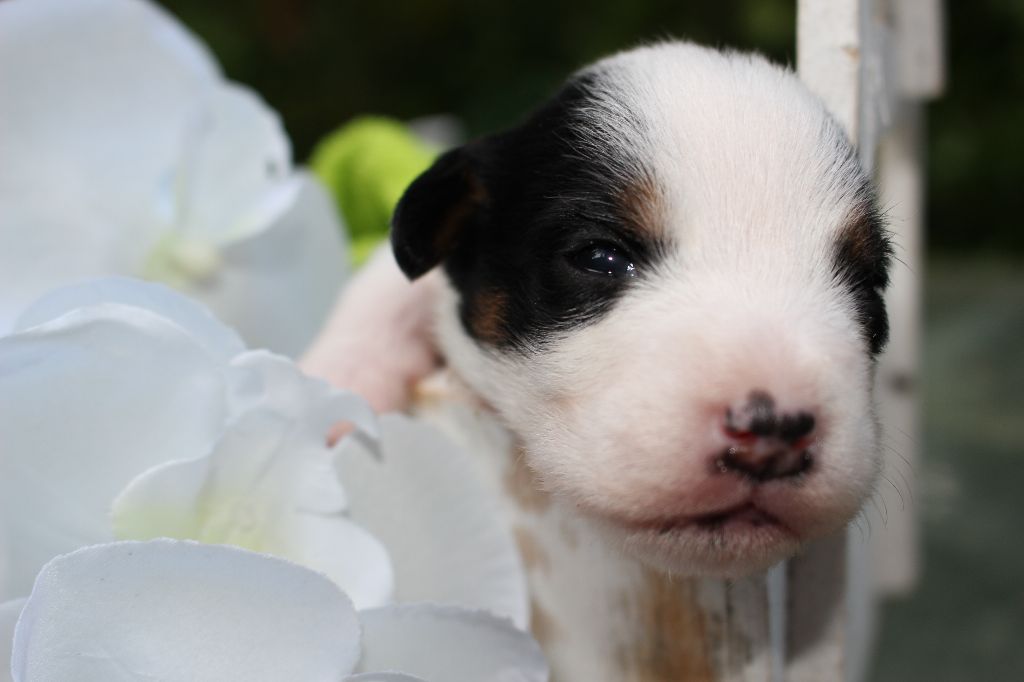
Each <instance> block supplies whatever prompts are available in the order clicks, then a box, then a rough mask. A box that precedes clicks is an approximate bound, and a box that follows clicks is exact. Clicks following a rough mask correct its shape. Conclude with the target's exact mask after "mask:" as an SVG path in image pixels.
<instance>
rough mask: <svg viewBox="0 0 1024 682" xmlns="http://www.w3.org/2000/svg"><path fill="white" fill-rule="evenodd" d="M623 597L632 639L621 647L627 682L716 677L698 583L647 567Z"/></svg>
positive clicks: (681, 681) (710, 681) (695, 681)
mask: <svg viewBox="0 0 1024 682" xmlns="http://www.w3.org/2000/svg"><path fill="white" fill-rule="evenodd" d="M624 597H625V598H624V603H625V612H626V613H625V616H626V625H627V627H629V630H630V636H631V639H630V640H629V641H626V642H622V643H621V644H620V647H619V649H618V656H617V658H618V661H619V664H620V666H621V669H622V679H623V682H668V681H670V680H671V681H673V682H675V681H677V680H678V681H679V682H704V681H705V680H707V681H708V682H713V681H714V680H716V679H718V678H717V676H716V671H715V666H714V659H713V658H712V655H713V651H712V646H711V645H712V643H711V642H710V641H709V637H708V632H707V627H706V625H707V624H706V623H705V621H704V614H703V611H702V609H701V607H700V604H699V603H698V602H697V594H696V582H695V581H693V580H689V579H682V578H676V579H673V578H672V577H670V576H666V575H662V574H660V573H657V572H655V571H653V570H649V569H645V570H644V575H643V578H642V582H641V584H640V585H638V586H637V587H636V589H635V590H631V591H630V592H629V593H627V594H626V595H625V596H624Z"/></svg>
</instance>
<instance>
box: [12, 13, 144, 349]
mask: <svg viewBox="0 0 1024 682" xmlns="http://www.w3.org/2000/svg"><path fill="white" fill-rule="evenodd" d="M3 6H4V3H3V2H0V8H2V7H3ZM0 83H2V81H0ZM0 88H2V85H0ZM0 97H2V94H0ZM0 127H2V123H0ZM2 135H3V133H0V136H2ZM0 144H2V143H0ZM0 165H3V164H0ZM68 212H69V208H68V207H67V206H66V205H65V203H64V202H62V201H59V200H58V201H55V200H54V198H53V197H44V198H42V199H40V200H33V199H31V198H29V197H25V196H17V197H11V196H6V195H5V194H4V193H3V192H2V191H0V292H3V294H2V295H0V336H2V335H5V334H8V333H9V332H10V331H11V329H12V328H13V327H14V321H15V320H16V319H17V318H18V315H19V314H20V313H21V312H22V311H23V310H24V309H25V308H26V307H28V306H29V305H30V304H32V303H33V302H34V301H35V300H36V299H38V298H39V297H40V296H42V295H43V294H44V293H46V292H47V291H49V290H51V289H53V288H54V287H57V286H62V285H64V284H66V283H68V282H74V281H82V280H85V279H88V278H92V277H99V276H101V275H104V274H107V273H109V272H111V271H114V270H116V269H117V263H118V261H119V258H118V257H117V254H118V253H119V252H120V250H121V248H122V246H123V244H122V242H128V241H129V240H130V236H128V235H125V236H124V238H123V239H118V234H117V233H116V231H113V230H111V229H110V223H109V222H108V221H107V220H105V219H104V218H103V217H102V216H100V215H97V211H96V210H95V207H94V206H84V205H79V206H76V207H75V208H74V210H73V213H74V215H73V216H72V217H70V218H69V215H68ZM72 220H73V222H71V221H72ZM69 225H73V229H69V227H68V226H69Z"/></svg>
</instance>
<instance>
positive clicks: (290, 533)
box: [0, 279, 527, 626]
mask: <svg viewBox="0 0 1024 682" xmlns="http://www.w3.org/2000/svg"><path fill="white" fill-rule="evenodd" d="M339 420H347V421H349V422H351V423H352V424H354V425H355V426H356V427H357V429H358V431H359V434H358V435H357V436H353V437H349V438H346V439H344V440H343V441H342V443H341V444H340V445H339V446H338V448H336V449H333V450H332V449H330V448H328V447H327V445H326V439H325V434H326V433H327V431H328V428H329V427H330V425H331V424H333V423H335V422H336V421H339ZM0 433H3V434H4V442H3V444H2V446H0V537H3V536H6V537H7V540H8V542H7V547H6V550H5V549H4V548H3V546H2V545H0V600H3V599H10V598H14V597H18V596H21V595H24V594H26V593H27V591H28V589H29V587H30V585H31V584H32V580H33V578H34V576H35V575H36V573H37V571H38V570H39V569H40V567H41V566H42V565H43V564H45V563H46V562H47V561H49V560H50V559H51V558H52V557H54V556H56V555H58V554H63V553H66V552H69V551H72V550H74V549H77V548H79V547H83V546H86V545H92V544H96V543H102V542H109V541H111V540H115V539H138V540H142V539H149V538H154V537H174V538H182V539H185V538H187V539H195V540H201V541H204V542H210V543H223V544H235V545H239V546H242V547H246V548H248V549H252V550H255V551H260V552H267V553H271V554H275V555H278V556H282V557H285V558H288V559H290V560H293V561H295V562H298V563H302V564H304V565H307V566H309V567H311V568H314V569H316V570H318V571H321V572H323V573H324V574H326V575H327V576H329V577H330V578H331V579H333V580H334V581H335V582H336V583H337V584H338V585H340V586H341V587H342V588H343V589H344V590H345V591H346V592H348V594H349V595H350V597H351V598H352V599H353V601H354V602H355V603H356V606H357V607H358V608H366V607H372V606H378V605H381V604H384V603H387V602H388V601H389V600H391V599H397V600H400V601H409V600H432V601H444V602H448V603H453V604H457V605H461V606H466V607H471V608H486V609H490V610H492V611H494V612H495V613H498V614H500V615H504V616H508V617H510V618H512V619H513V620H514V622H515V623H516V624H517V625H520V626H525V624H526V620H527V605H526V590H525V580H524V577H523V572H522V567H521V564H520V562H519V558H518V555H517V553H516V551H515V548H514V544H513V541H512V538H511V534H510V532H509V530H508V528H507V527H505V526H504V525H503V523H502V521H501V518H500V514H499V510H498V508H497V503H496V502H495V500H494V499H493V497H492V496H491V495H490V494H489V493H488V492H487V491H486V490H484V489H483V488H482V487H481V483H480V482H479V481H478V480H477V479H475V478H474V477H473V475H472V473H471V472H472V467H471V466H470V465H469V464H468V463H467V462H466V461H465V459H464V457H465V455H463V454H462V453H460V452H458V451H457V450H456V449H455V448H454V447H453V446H452V445H450V444H449V443H448V442H447V441H445V440H444V439H443V438H441V437H440V436H439V435H437V434H435V433H434V432H433V431H432V430H430V429H428V428H426V427H424V426H422V425H419V424H417V423H415V422H413V421H411V420H409V419H407V418H404V417H399V416H387V417H384V418H383V419H382V420H380V421H379V422H378V420H377V419H376V418H375V416H374V415H373V414H372V412H370V410H369V408H368V407H367V406H366V404H365V403H364V402H363V401H362V400H361V399H359V398H357V397H356V396H354V395H352V394H349V393H345V392H341V391H337V390H335V389H332V388H330V387H329V386H328V385H327V384H325V383H323V382H320V381H317V380H313V379H310V378H308V377H306V376H304V375H303V374H301V372H299V370H298V369H297V368H296V367H295V365H294V364H293V363H292V362H291V361H290V360H287V359H285V358H282V357H279V356H274V355H272V354H270V353H267V352H265V351H256V352H246V351H244V347H243V345H242V344H241V342H240V341H239V340H238V338H237V336H235V335H234V334H233V333H232V332H231V331H230V330H229V329H227V328H225V327H223V326H222V325H220V324H219V323H218V322H217V321H216V320H215V319H214V318H213V317H212V316H211V315H210V314H209V313H208V312H207V311H205V310H204V309H203V308H201V307H200V306H198V305H196V304H194V303H192V302H191V301H189V300H187V299H186V298H184V297H182V296H180V295H178V294H175V293H174V292H172V291H170V290H169V289H167V288H165V287H163V286H160V285H154V284H147V283H143V282H138V281H133V280H124V279H108V280H101V281H98V282H94V283H91V284H88V285H82V286H78V287H70V288H67V289H63V290H58V291H56V292H53V293H52V294H50V295H48V296H47V297H44V298H43V299H42V300H41V301H40V302H39V303H37V304H36V305H35V306H33V307H32V308H30V309H29V310H28V311H27V312H26V313H25V314H24V315H23V316H22V317H21V318H20V320H19V322H18V323H17V324H16V332H15V333H14V334H12V335H10V336H8V337H5V338H0Z"/></svg>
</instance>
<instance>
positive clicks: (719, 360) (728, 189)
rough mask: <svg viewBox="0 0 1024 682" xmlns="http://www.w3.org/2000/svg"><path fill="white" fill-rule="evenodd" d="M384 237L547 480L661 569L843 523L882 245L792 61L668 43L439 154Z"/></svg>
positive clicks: (733, 563)
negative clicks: (442, 281)
mask: <svg viewBox="0 0 1024 682" xmlns="http://www.w3.org/2000/svg"><path fill="white" fill-rule="evenodd" d="M392 244H393V246H394V249H395V254H396V257H397V259H398V263H399V265H400V266H401V267H402V269H403V270H404V271H405V272H406V274H408V275H409V276H410V277H417V276H419V275H422V274H423V273H425V272H426V271H428V270H430V269H431V268H433V267H435V266H438V265H441V266H442V267H443V268H444V272H445V273H446V276H447V280H448V282H449V283H450V288H449V290H448V292H447V295H446V298H445V300H444V302H443V307H442V311H441V315H440V335H441V343H442V346H443V348H444V350H445V352H446V354H447V357H448V360H449V362H450V363H451V364H452V366H453V367H454V369H455V371H456V372H458V373H459V374H460V375H461V376H462V378H463V379H465V380H466V381H467V382H469V383H470V385H471V386H472V387H473V388H474V389H475V390H476V391H478V392H479V393H480V394H481V395H482V396H483V397H484V398H486V399H487V400H488V401H489V402H490V403H491V404H492V405H494V406H495V408H496V409H497V411H498V412H499V413H500V415H501V417H502V418H503V419H504V420H505V421H506V423H507V424H508V425H509V426H510V427H511V428H512V429H513V430H514V431H515V432H516V433H517V434H518V436H520V437H521V438H522V440H523V442H524V444H525V446H526V451H527V457H528V463H529V465H530V466H531V467H532V468H533V470H534V471H535V472H536V474H537V475H538V476H539V478H540V479H541V481H542V482H543V484H544V485H545V486H546V487H547V488H548V489H549V490H551V491H552V492H554V493H556V494H558V495H561V496H563V497H565V498H568V499H569V500H570V501H571V502H572V503H574V504H575V505H576V506H577V507H579V508H580V509H581V510H582V511H583V512H584V513H587V514H589V515H591V516H593V517H595V518H598V519H600V520H601V521H602V522H603V523H604V524H605V525H606V526H607V527H608V528H609V529H611V531H612V532H613V533H615V534H617V535H618V536H619V537H620V538H621V539H622V540H623V541H624V542H625V544H626V545H627V547H628V548H629V549H630V551H632V552H634V553H635V554H637V555H638V556H641V557H643V558H645V559H646V560H647V561H649V562H650V563H652V564H655V565H657V566H660V567H662V568H664V569H666V570H670V571H676V572H683V573H717V574H737V573H744V572H749V571H753V570H757V569H760V568H763V567H765V566H767V565H769V564H771V563H773V562H775V561H777V560H779V559H781V558H783V557H785V556H787V555H788V554H791V553H792V552H793V551H795V549H796V548H797V547H798V546H799V544H800V543H801V542H803V541H805V540H807V539H809V538H812V537H815V536H817V535H820V534H823V533H826V532H828V531H831V530H834V529H836V528H838V527H840V526H842V525H843V524H845V523H846V522H847V521H849V519H850V518H851V517H852V516H853V514H854V513H855V512H856V511H857V509H858V508H859V507H860V505H861V503H862V502H863V500H864V498H865V497H866V495H867V494H868V492H869V490H870V488H871V486H872V484H873V480H874V478H875V476H876V471H877V469H878V463H879V460H878V452H877V447H876V426H875V421H874V417H873V412H872V404H871V388H872V374H873V366H874V358H875V356H876V355H877V354H878V352H879V351H880V349H881V348H882V346H883V344H884V343H885V340H886V335H887V323H886V315H885V309H884V306H883V302H882V292H883V289H884V287H885V285H886V282H887V275H886V271H887V266H888V259H889V247H888V243H887V241H886V237H885V235H884V231H883V229H882V226H881V225H880V221H879V218H878V214H877V212H876V209H875V205H874V203H873V198H872V192H871V188H870V184H869V182H868V179H867V178H866V177H865V175H864V173H863V171H862V170H861V168H860V167H859V165H858V163H857V160H856V157H855V155H854V153H853V151H852V149H851V147H850V145H849V143H848V142H847V140H846V138H845V137H844V135H843V133H842V132H841V130H840V129H839V128H838V126H837V124H836V123H835V122H834V121H833V120H832V119H831V118H830V117H829V115H828V114H827V113H826V111H825V109H824V108H823V106H822V105H821V103H820V102H818V101H817V100H816V99H815V98H814V97H813V96H812V95H811V94H809V93H808V91H807V90H806V89H805V88H804V87H803V86H802V85H801V84H800V83H799V82H798V81H797V79H796V78H795V76H793V75H792V74H791V73H790V72H788V71H786V70H784V69H782V68H779V67H776V66H773V65H771V64H769V63H767V62H766V61H764V60H762V59H760V58H758V57H751V56H745V55H737V54H722V53H719V52H715V51H711V50H707V49H702V48H698V47H696V46H692V45H686V44H665V45H659V46H655V47H647V48H642V49H639V50H635V51H632V52H627V53H624V54H620V55H617V56H614V57H611V58H609V59H607V60H604V61H602V62H599V63H597V64H596V65H594V66H592V67H590V68H588V69H586V70H584V71H582V72H580V73H579V74H577V75H576V76H575V77H573V78H572V79H571V80H570V81H569V82H568V83H567V84H566V85H565V87H564V88H563V89H562V90H561V91H560V92H559V93H558V94H557V95H556V96H555V97H554V98H553V99H552V100H551V101H550V102H548V103H547V104H546V105H544V106H543V107H542V108H541V109H540V110H538V111H537V112H536V113H535V114H534V115H533V116H532V117H530V118H529V119H528V120H527V121H526V122H525V123H524V124H523V125H521V126H519V127H517V128H515V129H513V130H510V131H508V132H505V133H501V134H497V135H493V136H490V137H485V138H483V139H480V140H478V141H475V142H471V143H469V144H467V145H465V146H463V147H461V148H459V149H456V150H454V151H451V152H449V153H447V154H445V155H444V156H442V157H441V158H440V159H439V160H438V161H437V163H436V164H435V165H434V166H433V167H432V168H431V169H430V170H428V171H427V172H426V173H424V174H423V175H422V176H420V178H419V179H417V180H416V181H415V182H414V183H413V184H412V186H411V187H410V188H409V190H408V191H407V193H406V195H405V196H404V198H403V199H402V201H401V203H400V205H399V207H398V210H397V212H396V214H395V218H394V225H393V232H392Z"/></svg>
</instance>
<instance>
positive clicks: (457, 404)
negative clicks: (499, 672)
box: [416, 375, 771, 682]
mask: <svg viewBox="0 0 1024 682" xmlns="http://www.w3.org/2000/svg"><path fill="white" fill-rule="evenodd" d="M416 412H417V414H418V416H420V417H422V418H424V419H426V420H428V421H430V422H431V423H433V424H434V425H435V426H437V427H439V428H440V429H441V430H443V431H445V432H446V433H447V435H449V436H450V437H451V438H452V439H454V440H455V441H456V442H458V443H459V444H460V445H462V446H463V448H464V449H465V450H466V451H467V452H468V453H470V454H471V456H472V457H473V461H474V462H475V463H476V464H477V466H478V468H479V473H480V475H481V476H482V477H483V479H484V480H485V481H486V482H487V484H488V485H489V486H490V488H491V491H492V493H493V494H494V495H495V496H496V497H497V498H498V499H499V500H500V501H501V504H502V507H503V509H504V512H505V518H506V520H507V522H508V526H509V529H510V531H511V533H512V534H513V536H514V537H515V540H516V543H517V545H518V547H519V550H520V554H521V557H522V561H523V565H524V568H525V571H526V575H527V580H528V585H529V592H530V612H531V630H532V632H533V635H534V637H535V638H536V639H537V641H538V642H539V643H540V645H541V647H542V648H543V649H544V651H545V653H546V655H547V657H548V660H549V662H550V664H551V668H552V680H553V682H575V681H577V680H588V681H593V682H604V681H607V682H661V681H670V680H686V681H690V680H695V681H702V680H709V681H712V680H715V681H717V680H767V679H770V674H771V673H770V669H771V655H770V644H769V633H768V604H767V602H766V600H765V599H764V598H763V594H764V590H763V581H762V580H739V581H732V582H726V581H723V580H712V579H696V578H673V577H671V576H666V575H664V574H661V573H659V572H656V571H654V570H652V569H649V568H647V567H646V566H644V565H643V564H641V563H640V562H639V561H637V560H635V559H634V558H632V557H630V556H627V555H625V554H624V553H623V552H622V551H621V550H620V549H619V548H618V547H616V546H614V545H613V544H611V543H610V541H609V539H608V538H607V537H605V535H604V534H603V533H602V531H601V530H600V528H599V527H597V526H596V525H595V524H594V523H593V522H591V521H590V520H589V519H587V518H585V517H582V516H580V515H579V514H578V513H577V512H576V510H575V509H573V508H571V507H569V506H567V505H566V504H564V503H563V502H561V501H559V500H556V499H553V498H552V496H550V495H549V494H548V493H546V492H544V491H543V490H542V489H541V487H540V485H539V483H538V481H537V480H536V478H535V476H534V474H533V472H532V471H531V470H530V469H529V468H528V467H527V466H526V464H525V461H524V458H523V453H522V452H521V450H520V448H519V446H518V443H517V439H516V438H515V436H514V435H513V434H511V433H509V432H508V431H507V430H506V429H505V428H504V427H502V426H501V425H500V424H499V423H498V421H497V420H496V419H495V417H494V415H493V413H492V412H491V411H490V410H489V409H488V408H487V407H486V406H484V405H482V404H481V403H480V402H479V401H478V400H476V399H475V397H474V396H473V395H472V394H471V393H469V392H468V390H467V389H465V388H464V387H463V386H462V385H461V384H460V383H458V382H457V381H456V380H454V379H452V377H451V376H447V375H439V376H435V377H433V378H431V379H430V380H428V381H427V382H425V383H424V384H423V385H422V386H421V390H420V391H419V396H418V401H417V407H416Z"/></svg>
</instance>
